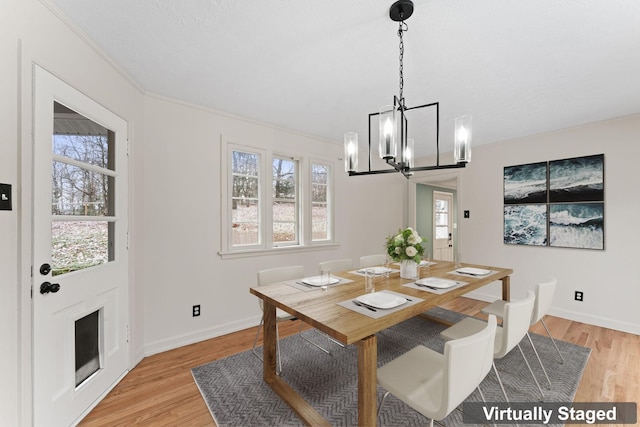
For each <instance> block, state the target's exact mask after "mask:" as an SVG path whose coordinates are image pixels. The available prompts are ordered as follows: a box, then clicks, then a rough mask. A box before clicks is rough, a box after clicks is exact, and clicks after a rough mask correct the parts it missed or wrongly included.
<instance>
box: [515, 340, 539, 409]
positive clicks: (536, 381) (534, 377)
mask: <svg viewBox="0 0 640 427" xmlns="http://www.w3.org/2000/svg"><path fill="white" fill-rule="evenodd" d="M518 350H520V354H521V355H522V358H523V359H524V363H526V364H527V368H529V372H530V373H531V376H532V377H533V381H534V382H535V383H536V385H537V386H538V391H540V395H541V396H542V399H541V400H544V393H543V392H542V387H540V384H539V383H538V379H537V378H536V376H535V375H534V373H533V369H531V365H529V361H528V360H527V357H526V356H525V355H524V351H522V347H520V344H518Z"/></svg>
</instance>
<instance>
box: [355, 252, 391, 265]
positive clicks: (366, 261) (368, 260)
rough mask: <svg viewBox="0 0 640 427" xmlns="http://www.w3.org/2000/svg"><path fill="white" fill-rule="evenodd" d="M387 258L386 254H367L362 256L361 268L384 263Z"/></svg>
mask: <svg viewBox="0 0 640 427" xmlns="http://www.w3.org/2000/svg"><path fill="white" fill-rule="evenodd" d="M386 260H387V255H386V254H376V255H365V256H361V257H360V268H365V267H375V266H378V265H384V264H385V261H386Z"/></svg>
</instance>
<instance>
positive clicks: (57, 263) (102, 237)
mask: <svg viewBox="0 0 640 427" xmlns="http://www.w3.org/2000/svg"><path fill="white" fill-rule="evenodd" d="M111 227H114V224H111ZM112 235H113V234H112ZM108 261H110V257H109V224H108V222H107V221H53V222H52V223H51V265H52V271H53V275H54V276H57V275H59V274H64V273H69V272H71V271H76V270H82V269H85V268H89V267H94V266H96V265H100V264H104V263H106V262H108Z"/></svg>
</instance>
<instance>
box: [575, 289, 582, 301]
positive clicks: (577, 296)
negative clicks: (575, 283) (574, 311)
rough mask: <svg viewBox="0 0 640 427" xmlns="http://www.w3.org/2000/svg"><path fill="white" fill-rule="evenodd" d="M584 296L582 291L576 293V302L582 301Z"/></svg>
mask: <svg viewBox="0 0 640 427" xmlns="http://www.w3.org/2000/svg"><path fill="white" fill-rule="evenodd" d="M583 296H584V295H583V293H582V291H576V301H582V298H583Z"/></svg>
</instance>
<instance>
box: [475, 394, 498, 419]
mask: <svg viewBox="0 0 640 427" xmlns="http://www.w3.org/2000/svg"><path fill="white" fill-rule="evenodd" d="M477 389H478V393H480V398H481V399H482V403H487V401H486V400H485V398H484V394H482V389H481V388H480V385H478V387H477ZM493 427H497V426H496V423H493Z"/></svg>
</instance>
